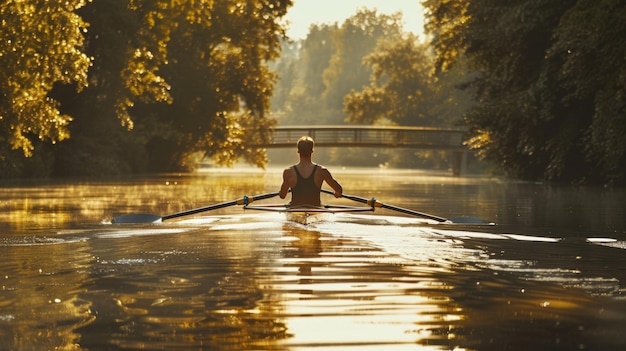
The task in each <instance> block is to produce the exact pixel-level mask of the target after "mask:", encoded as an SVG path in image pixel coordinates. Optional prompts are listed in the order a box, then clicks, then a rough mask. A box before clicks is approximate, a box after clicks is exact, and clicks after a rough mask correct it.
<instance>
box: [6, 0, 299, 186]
mask: <svg viewBox="0 0 626 351" xmlns="http://www.w3.org/2000/svg"><path fill="white" fill-rule="evenodd" d="M291 4H292V1H288V0H247V1H236V0H221V1H212V0H202V1H189V0H176V1H171V0H167V1H166V0H92V1H90V2H86V1H80V0H73V1H65V2H60V3H55V2H50V1H46V0H24V1H12V0H9V1H8V2H6V3H4V4H3V5H0V15H1V17H0V18H1V20H2V28H3V29H2V32H1V33H0V64H2V65H3V70H2V71H0V75H1V77H0V78H1V79H0V93H1V96H0V99H1V100H0V161H1V164H0V167H2V168H3V169H5V170H8V169H12V170H14V171H12V172H8V171H7V172H6V173H4V172H3V174H4V175H5V176H10V175H15V174H20V173H27V171H28V170H29V166H28V165H29V164H32V163H34V162H31V161H29V160H28V159H24V158H23V157H19V154H18V153H17V151H19V150H21V152H20V153H21V154H22V155H25V156H33V157H32V159H33V160H32V161H37V160H38V159H43V158H45V159H47V160H48V161H47V162H46V164H47V165H48V166H47V167H48V168H46V169H39V172H41V173H42V175H46V174H58V175H72V174H74V175H75V174H103V173H104V174H107V173H127V172H145V171H172V170H179V169H182V168H184V167H185V166H186V165H188V164H190V163H191V162H189V161H190V160H191V159H192V158H193V157H195V155H199V156H198V157H205V156H206V157H211V158H213V159H215V160H216V161H217V162H218V163H220V164H231V163H232V162H234V161H235V160H237V159H239V158H243V159H245V160H246V161H248V162H250V163H253V164H256V165H258V166H263V165H264V164H265V162H266V159H265V154H264V152H263V151H262V150H258V149H254V148H251V147H249V145H251V144H254V143H255V142H258V141H259V140H261V141H262V140H265V139H267V138H268V135H269V134H268V133H269V132H268V131H269V128H270V127H271V126H272V125H273V123H274V122H273V119H271V118H269V117H268V116H267V110H268V109H269V99H270V97H271V96H272V91H273V85H274V82H275V74H274V73H273V72H271V71H270V70H269V68H268V62H270V61H271V60H273V59H275V58H276V57H278V55H279V54H280V49H281V47H280V39H281V38H283V37H284V35H285V33H284V28H283V27H282V25H281V24H280V21H279V19H280V18H281V17H283V16H284V15H285V14H286V11H287V9H288V8H289V7H290V6H291ZM61 141H63V142H61ZM41 142H46V143H41ZM49 142H52V144H50V143H49ZM20 169H21V171H20Z"/></svg>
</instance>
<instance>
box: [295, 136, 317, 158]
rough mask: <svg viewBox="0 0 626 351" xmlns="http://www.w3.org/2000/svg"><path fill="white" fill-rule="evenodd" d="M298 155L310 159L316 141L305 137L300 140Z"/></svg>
mask: <svg viewBox="0 0 626 351" xmlns="http://www.w3.org/2000/svg"><path fill="white" fill-rule="evenodd" d="M297 145H298V153H299V154H300V156H304V157H309V156H311V154H312V153H313V147H314V146H315V141H313V138H311V137H310V136H303V137H301V138H300V139H298V144H297Z"/></svg>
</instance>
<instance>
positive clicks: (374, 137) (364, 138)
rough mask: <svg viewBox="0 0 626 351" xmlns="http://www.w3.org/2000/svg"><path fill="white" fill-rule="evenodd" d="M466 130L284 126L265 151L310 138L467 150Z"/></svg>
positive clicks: (337, 143)
mask: <svg viewBox="0 0 626 351" xmlns="http://www.w3.org/2000/svg"><path fill="white" fill-rule="evenodd" d="M464 134H465V131H464V130H461V129H443V128H429V127H391V126H390V127H378V126H376V127H374V126H343V125H342V126H282V127H276V128H274V129H273V130H272V134H271V143H269V144H266V145H259V146H261V147H265V148H284V147H294V146H295V144H296V142H297V141H298V139H299V138H300V137H302V136H304V135H308V136H310V137H312V138H313V139H315V145H316V146H335V147H342V146H357V147H407V148H421V149H439V150H459V151H460V150H467V147H466V146H464V145H463V135H464Z"/></svg>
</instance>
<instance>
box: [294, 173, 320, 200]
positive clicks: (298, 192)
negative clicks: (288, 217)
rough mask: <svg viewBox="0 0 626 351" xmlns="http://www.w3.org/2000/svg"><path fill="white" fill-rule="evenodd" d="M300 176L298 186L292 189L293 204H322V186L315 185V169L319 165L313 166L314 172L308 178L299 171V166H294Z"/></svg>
mask: <svg viewBox="0 0 626 351" xmlns="http://www.w3.org/2000/svg"><path fill="white" fill-rule="evenodd" d="M293 169H294V170H295V171H296V175H297V176H298V182H297V183H296V186H294V187H293V188H292V189H291V205H292V206H298V205H313V206H320V205H321V201H320V188H319V187H318V186H317V185H315V171H316V170H317V165H315V166H314V167H313V172H311V175H310V176H309V177H308V178H304V177H303V176H302V174H300V172H299V171H298V167H296V166H293Z"/></svg>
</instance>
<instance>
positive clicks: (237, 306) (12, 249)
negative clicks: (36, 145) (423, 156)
mask: <svg viewBox="0 0 626 351" xmlns="http://www.w3.org/2000/svg"><path fill="white" fill-rule="evenodd" d="M333 173H334V175H335V177H336V178H337V179H338V180H339V181H340V182H341V183H342V185H343V186H344V189H345V192H346V193H347V194H352V195H357V196H362V197H366V198H371V197H375V198H376V199H377V200H379V201H383V202H385V203H388V204H393V205H396V206H400V207H404V208H410V209H413V210H417V211H421V212H425V213H429V214H434V215H437V216H442V217H446V218H452V217H460V216H468V217H476V218H481V219H485V220H487V221H493V222H495V223H496V224H497V225H495V226H482V225H481V226H474V225H448V224H440V223H436V222H433V221H429V220H425V219H421V218H415V217H408V216H406V215H403V214H401V213H397V212H393V211H388V210H381V209H377V210H376V212H374V213H366V214H358V215H356V214H337V215H334V216H332V217H331V218H329V219H328V220H326V221H320V222H317V223H314V224H310V225H306V226H303V225H300V224H297V223H292V222H288V221H286V220H285V216H284V215H283V214H280V213H260V212H252V211H244V210H243V209H242V208H241V207H239V206H233V207H229V208H225V209H220V210H217V211H211V212H207V213H203V214H199V215H194V216H189V217H182V218H180V219H179V220H172V221H165V222H163V223H161V224H132V225H112V224H110V220H111V218H113V217H115V216H117V215H121V214H128V213H153V214H157V215H165V214H169V213H174V212H179V211H184V210H189V209H193V208H198V207H203V206H206V205H209V204H214V203H220V202H224V201H230V200H233V199H237V198H240V197H242V196H243V195H255V194H263V193H270V192H274V191H277V190H278V186H279V184H280V183H279V182H280V180H281V177H280V175H281V172H280V170H279V169H271V170H269V171H266V172H263V171H258V170H248V169H235V170H221V169H215V170H209V171H206V172H202V173H197V174H193V175H163V176H154V177H146V178H136V179H129V180H124V181H108V182H93V181H89V182H55V183H47V184H42V183H17V184H11V185H7V186H5V187H3V188H1V189H0V209H1V210H2V211H1V212H0V255H1V257H2V260H0V281H1V283H0V287H1V289H0V349H3V350H5V349H6V350H12V349H15V350H18V349H19V350H26V349H30V350H36V349H55V348H56V349H70V350H87V349H89V350H111V349H140V348H141V349H207V350H209V349H210V350H312V349H316V350H318V349H319V350H326V349H327V350H463V349H465V350H503V349H507V350H574V349H576V350H580V349H584V350H618V349H623V348H624V346H626V337H625V336H624V334H623V326H624V325H625V323H626V299H625V297H624V294H625V290H624V281H626V256H625V255H624V253H625V251H624V250H625V249H626V232H625V231H626V229H625V228H626V225H625V222H624V221H625V220H624V216H623V214H624V213H626V212H625V210H626V209H625V204H626V201H625V192H624V190H623V189H604V188H573V187H568V186H546V185H542V184H531V183H522V182H510V181H502V180H499V179H489V178H471V177H470V178H455V177H452V176H450V175H448V174H445V173H427V172H419V171H404V170H397V171H394V170H384V169H362V170H341V169H339V170H335V171H334V172H333ZM322 200H323V202H325V203H336V204H350V205H354V202H350V201H349V200H346V199H341V200H336V199H334V198H332V197H331V196H326V195H323V196H322ZM281 201H284V200H280V199H279V198H275V199H270V200H265V201H264V203H281Z"/></svg>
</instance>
